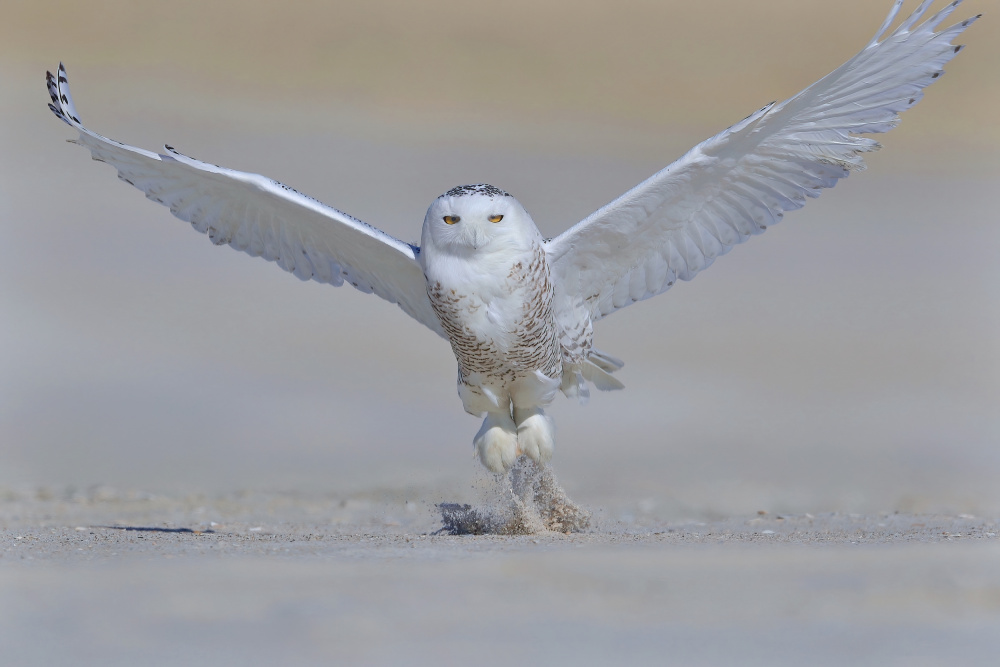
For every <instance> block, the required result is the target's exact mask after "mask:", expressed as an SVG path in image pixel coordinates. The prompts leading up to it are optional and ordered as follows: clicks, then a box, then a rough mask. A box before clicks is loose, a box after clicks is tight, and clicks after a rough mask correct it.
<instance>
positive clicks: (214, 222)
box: [47, 63, 445, 337]
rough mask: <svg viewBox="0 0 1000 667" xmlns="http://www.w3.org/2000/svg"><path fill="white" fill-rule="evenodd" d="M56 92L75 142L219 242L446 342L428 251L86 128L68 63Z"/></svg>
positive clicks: (243, 178)
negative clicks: (391, 310)
mask: <svg viewBox="0 0 1000 667" xmlns="http://www.w3.org/2000/svg"><path fill="white" fill-rule="evenodd" d="M47 85H48V90H49V95H50V97H51V99H52V103H51V104H49V108H50V109H52V112H53V113H55V115H56V116H57V117H59V118H60V119H61V120H63V121H65V122H66V123H67V124H68V125H70V126H71V127H73V128H74V129H76V130H77V131H78V132H79V138H78V139H76V140H75V141H74V143H78V144H80V145H82V146H84V147H86V148H88V149H89V150H90V153H91V156H92V157H93V158H94V159H95V160H98V161H100V162H107V163H108V164H110V165H111V166H113V167H114V168H115V169H117V170H118V177H119V178H120V179H122V180H123V181H125V182H126V183H129V184H131V185H133V186H135V187H136V188H138V189H139V190H142V191H143V192H144V193H145V194H146V197H147V198H148V199H150V200H152V201H155V202H157V203H160V204H163V205H164V206H166V207H168V208H169V209H170V212H171V213H173V214H174V215H175V216H177V217H178V218H180V219H181V220H185V221H187V222H190V223H191V226H192V227H194V228H195V229H196V230H198V231H199V232H201V233H202V234H206V235H207V236H208V238H209V240H211V242H212V243H214V244H215V245H229V246H232V247H233V248H236V249H237V250H240V251H242V252H245V253H247V254H248V255H251V256H253V257H263V258H264V259H266V260H268V261H271V262H275V263H276V264H277V265H278V266H280V267H281V268H282V269H284V270H285V271H288V272H289V273H292V274H293V275H295V276H296V277H298V278H299V279H301V280H315V281H317V282H321V283H327V284H330V285H334V286H339V285H342V284H343V283H344V282H348V283H350V284H351V285H353V286H354V287H356V288H357V289H359V290H361V291H362V292H365V293H369V294H371V293H374V294H377V295H378V296H380V297H382V298H383V299H385V300H387V301H389V302H392V303H396V304H398V305H399V307H400V308H402V309H403V311H404V312H405V313H406V314H407V315H410V316H411V317H413V318H414V319H416V320H417V321H418V322H421V323H422V324H424V325H426V326H427V327H429V328H430V329H431V330H432V331H434V332H435V333H437V334H438V335H440V336H442V337H445V333H444V331H443V330H442V329H441V325H440V323H439V322H438V319H437V316H436V315H435V314H434V311H433V310H432V309H431V305H430V300H429V299H428V297H427V292H426V289H425V287H424V285H425V281H424V276H423V270H422V269H421V267H420V263H419V261H418V258H417V257H418V253H419V252H420V249H419V248H418V247H416V246H413V245H410V244H407V243H404V242H402V241H400V240H398V239H396V238H393V237H392V236H390V235H388V234H386V233H384V232H382V231H380V230H378V229H376V228H374V227H372V226H370V225H367V224H365V223H364V222H361V221H360V220H357V219H356V218H353V217H351V216H349V215H347V214H346V213H343V212H341V211H338V210H336V209H334V208H331V207H329V206H326V205H324V204H322V203H320V202H318V201H316V200H315V199H312V198H311V197H307V196H306V195H303V194H301V193H300V192H298V191H296V190H294V189H292V188H290V187H288V186H286V185H283V184H281V183H279V182H277V181H274V180H272V179H270V178H267V177H265V176H260V175H259V174H250V173H246V172H241V171H236V170H233V169H226V168H225V167H219V166H217V165H213V164H208V163H206V162H201V161H200V160H196V159H194V158H191V157H188V156H186V155H183V154H182V153H180V152H178V151H176V150H175V149H173V148H172V147H170V146H165V147H164V151H165V152H164V153H162V154H158V153H153V152H150V151H147V150H143V149H141V148H136V147H134V146H128V145H126V144H123V143H121V142H118V141H114V140H113V139H108V138H107V137H103V136H101V135H99V134H97V133H95V132H92V131H91V130H89V129H87V128H86V127H84V126H83V124H82V123H81V122H80V117H79V115H78V114H77V111H76V107H75V105H74V104H73V98H72V96H71V95H70V91H69V82H68V80H67V78H66V69H65V68H64V67H63V65H62V63H60V64H59V69H58V71H57V74H56V75H55V76H53V75H52V74H51V73H48V75H47Z"/></svg>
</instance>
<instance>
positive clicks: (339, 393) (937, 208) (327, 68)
mask: <svg viewBox="0 0 1000 667" xmlns="http://www.w3.org/2000/svg"><path fill="white" fill-rule="evenodd" d="M908 4H909V6H911V7H912V6H913V5H915V4H916V3H915V1H913V0H911V1H910V2H909V3H908ZM938 4H939V5H940V6H943V5H944V4H945V3H944V2H943V1H942V2H939V3H938ZM889 5H890V2H889V0H885V1H884V2H872V1H871V0H840V1H838V2H836V3H822V2H809V3H805V2H800V1H798V0H795V1H791V0H760V1H758V2H753V3H746V2H734V1H731V0H705V1H704V2H699V3H691V2H686V1H677V2H672V1H664V2H646V1H645V0H622V1H621V2H615V3H583V4H582V5H581V4H580V3H569V2H563V1H562V0H558V1H553V2H545V3H540V2H536V1H535V0H525V1H524V2H520V1H517V2H510V3H506V4H505V7H504V11H503V12H502V13H500V14H498V12H497V11H496V7H497V6H496V3H494V2H461V3H456V2H450V1H449V0H432V1H428V2H422V3H416V4H414V3H395V2H392V0H372V2H366V3H347V2H344V3H341V2H324V3H316V2H308V1H305V2H287V3H282V5H281V6H280V8H279V7H278V6H277V5H273V4H271V3H252V2H236V1H235V0H233V1H228V0H226V1H220V2H213V3H209V4H206V3H200V2H194V1H193V0H192V1H190V2H189V1H188V0H179V1H178V2H175V3H159V2H136V1H133V0H99V1H95V2H93V3H83V4H81V3H72V2H62V1H56V0H53V1H48V0H40V1H38V2H31V3H28V2H22V3H14V4H13V5H12V6H11V7H5V13H4V17H3V18H4V20H3V22H2V25H0V80H2V81H3V84H4V85H3V94H2V95H0V115H2V119H3V122H2V123H0V145H2V146H3V150H2V151H0V236H2V239H3V241H2V243H0V314H2V317H0V536H2V537H0V539H2V543H0V663H3V664H12V665H52V664H85V665H90V664H93V665H137V664H142V665H158V664H164V665H167V664H194V665H227V664H241V665H254V664H267V665H271V664H330V663H337V662H348V663H351V662H353V663H359V664H365V663H369V664H402V663H411V664H421V663H427V664H430V663H434V664H454V663H462V664H465V663H470V662H476V663H482V664H501V663H514V662H525V661H529V660H531V661H532V662H541V661H542V660H546V661H548V662H553V663H556V664H559V663H576V664H608V663H613V662H630V663H638V664H642V663H645V664H681V665H716V664H761V665H781V664H788V665H805V664H808V665H825V664H829V665H844V664H852V665H854V664H857V665H865V664H870V665H895V664H898V665H907V666H911V665H939V664H940V665H954V664H961V665H980V664H982V665H993V664H996V663H997V657H996V646H997V641H996V638H997V637H998V636H1000V574H998V573H1000V548H998V546H997V542H996V534H998V532H1000V531H998V519H1000V485H998V484H997V480H998V479H1000V410H997V405H1000V345H998V341H1000V263H998V262H997V261H996V248H998V247H1000V227H998V226H997V224H996V219H997V215H996V185H997V183H998V182H1000V157H998V156H1000V126H998V125H997V123H996V113H995V110H996V109H997V107H998V104H1000V80H998V79H997V77H996V72H997V71H1000V20H997V19H998V18H1000V17H997V16H993V15H992V10H993V6H992V4H990V3H989V2H988V1H987V0H967V1H966V2H965V3H964V4H963V5H962V8H961V14H962V16H963V17H965V16H969V15H973V14H976V13H979V12H984V13H985V14H986V16H985V17H984V19H983V20H982V21H980V22H979V23H977V24H976V25H975V26H974V27H973V29H971V30H970V31H969V32H968V34H967V35H966V36H965V37H963V39H962V40H961V41H962V42H963V43H965V44H967V45H968V49H966V50H965V51H964V52H962V53H961V54H960V55H959V57H958V58H957V59H956V60H955V61H954V62H953V63H951V64H950V65H949V66H948V68H947V76H945V77H943V78H942V79H941V80H940V81H939V82H937V83H935V84H934V86H933V87H932V88H931V89H930V90H929V91H928V93H927V96H926V98H925V99H924V100H923V101H922V102H921V103H920V105H919V106H917V108H915V109H913V110H912V111H909V112H907V113H906V114H904V116H903V121H902V123H901V125H900V127H899V128H898V129H896V130H894V131H893V132H892V133H890V134H888V135H885V136H882V137H879V139H880V140H881V141H882V143H883V144H884V145H885V149H884V150H883V151H882V152H880V153H877V154H873V155H871V156H870V158H869V159H868V163H869V170H868V171H867V172H865V173H861V174H855V175H852V176H851V178H849V179H847V180H846V181H844V182H842V183H841V184H839V185H838V186H837V188H835V189H834V190H833V191H830V192H827V193H825V194H824V195H823V197H821V198H820V199H819V200H817V201H813V202H810V203H809V205H808V206H806V207H805V208H804V209H803V210H801V211H796V212H794V213H793V214H790V215H788V216H787V217H786V219H785V221H783V222H782V223H781V224H780V225H778V226H776V227H775V228H774V229H772V230H769V231H768V232H767V233H766V234H765V235H763V237H761V238H754V239H753V240H752V241H750V242H749V243H747V244H746V245H745V246H742V247H740V248H736V249H735V250H734V251H733V252H732V253H730V254H729V255H727V256H726V257H724V258H721V259H720V260H719V261H717V262H716V263H715V264H714V265H713V266H712V268H711V269H710V270H708V271H705V272H704V273H703V274H700V275H699V276H698V277H697V279H696V280H694V281H692V282H691V283H690V284H683V285H677V286H675V287H674V288H673V289H672V290H671V291H670V292H669V293H668V294H665V295H663V296H660V297H657V298H656V299H652V300H650V301H647V302H644V303H642V304H638V305H636V306H633V307H630V308H628V309H626V310H625V311H623V312H622V313H620V314H616V315H615V316H614V317H610V318H607V319H606V320H603V321H601V322H600V323H598V326H597V330H596V335H597V344H598V346H599V347H600V348H601V349H605V350H607V351H608V352H610V353H612V354H615V355H616V356H620V357H622V358H623V359H624V360H625V362H626V366H625V368H624V369H622V371H621V372H620V373H619V376H620V378H621V379H622V381H623V382H624V383H625V385H626V390H625V391H623V392H616V393H613V394H599V395H595V396H594V397H593V398H592V400H591V401H590V404H589V405H587V406H585V407H581V406H578V405H575V404H571V403H570V402H569V401H560V402H558V403H556V404H554V405H553V406H552V411H551V412H552V414H553V415H554V417H555V420H556V423H557V428H558V432H557V433H558V435H557V448H556V454H555V459H554V463H553V465H554V467H555V468H556V470H557V471H558V473H559V479H560V480H561V482H562V483H563V485H564V486H565V488H566V489H567V490H568V492H569V494H570V496H571V497H572V498H573V499H575V500H576V501H578V502H580V503H581V504H582V505H583V506H584V507H586V508H588V509H589V510H591V511H592V512H593V513H594V519H593V524H592V528H591V529H590V530H589V531H588V532H584V533H581V534H574V535H569V536H567V535H562V534H544V535H534V536H513V537H511V536H508V537H496V536H493V537H489V536H448V535H442V534H438V535H434V534H433V533H435V531H437V530H438V529H439V528H440V525H441V523H440V518H439V515H438V513H437V510H436V505H437V504H438V503H442V502H447V503H472V504H477V503H484V502H488V501H489V499H490V498H491V497H493V498H495V497H496V496H495V493H493V492H492V491H491V486H490V485H491V483H492V482H491V480H490V479H489V477H488V476H486V475H485V474H484V473H483V472H482V471H481V470H480V468H479V467H478V465H477V464H476V463H475V461H474V460H473V458H472V452H471V447H470V442H471V438H472V436H473V434H474V433H475V431H476V430H477V428H478V422H477V421H476V420H474V419H472V418H470V417H468V416H467V415H465V414H464V413H463V412H462V410H461V406H460V403H459V400H458V398H457V397H456V395H455V389H454V379H455V366H454V358H453V357H452V355H451V351H450V350H449V349H448V346H447V345H445V344H443V343H442V341H440V340H438V339H437V338H436V337H435V336H434V335H433V334H430V333H429V332H427V331H424V330H422V329H421V328H420V327H419V326H418V325H415V324H414V323H412V322H410V321H408V319H407V318H406V317H405V315H402V314H401V313H400V312H399V311H398V309H396V308H394V307H391V306H387V305H386V304H385V303H383V302H380V301H379V300H378V299H376V298H374V297H371V296H368V295H363V294H360V293H358V292H356V291H353V290H350V289H347V288H343V289H339V290H338V289H333V288H330V287H328V286H323V285H317V284H314V283H301V282H299V281H298V280H296V279H295V278H293V277H290V276H288V275H286V274H283V273H282V272H281V271H279V270H278V269H276V268H274V266H272V265H268V264H267V263H264V262H261V261H260V260H254V259H251V258H248V257H245V256H243V255H241V254H239V253H236V252H232V251H229V250H227V249H220V248H215V247H213V246H212V245H211V244H210V243H209V242H208V241H207V240H206V239H205V238H202V237H199V235H198V234H195V233H193V232H192V231H191V230H190V229H189V228H188V226H187V225H186V224H184V223H181V222H179V221H177V220H176V219H174V218H173V217H171V216H170V215H169V213H168V212H167V211H165V210H163V209H162V208H161V207H157V206H155V205H153V204H151V203H150V202H148V201H146V200H145V199H143V197H142V196H141V194H139V193H137V192H135V191H133V190H131V189H130V188H129V187H128V186H126V185H124V184H122V183H120V182H118V181H116V179H115V178H114V173H113V172H112V171H111V170H110V169H109V168H107V167H106V166H104V165H100V164H96V163H93V162H91V161H90V160H89V157H88V156H87V154H86V152H85V151H83V150H81V149H79V148H78V147H75V146H71V145H67V144H66V143H65V141H64V140H65V139H68V138H70V137H71V133H70V132H69V131H68V130H67V128H66V127H65V126H64V125H62V124H61V123H59V122H58V121H57V120H55V119H54V118H53V117H52V116H51V114H50V113H49V112H48V110H47V109H46V108H45V104H46V103H47V101H48V98H47V95H46V92H45V90H44V84H43V78H44V72H45V70H46V69H52V68H54V67H55V66H56V64H57V63H58V61H59V60H60V59H61V60H64V61H65V62H66V64H67V67H68V69H69V74H70V78H71V81H72V82H73V89H74V94H75V98H76V102H77V106H78V108H79V111H80V113H81V115H82V117H83V119H84V121H85V122H87V123H88V124H89V125H91V126H92V127H93V129H95V130H96V131H98V132H101V133H103V134H106V135H108V136H111V137H114V138H116V139H120V140H123V141H128V142H131V143H134V144H137V145H140V146H143V147H146V148H151V149H155V148H156V147H158V146H160V145H162V144H163V143H164V142H169V143H170V144H171V145H174V146H177V147H178V149H180V150H181V151H183V152H185V153H187V154H190V155H193V156H195V157H198V158H201V159H204V160H207V161H210V162H213V163H218V164H223V165H227V166H231V167H234V168H238V169H243V170H248V171H251V172H257V173H262V174H266V175H268V176H271V177H273V178H277V179H279V180H281V181H283V182H285V183H288V184H289V185H291V186H293V187H295V188H297V189H299V190H300V191H302V192H305V193H307V194H309V195H311V196H314V197H316V198H318V199H320V200H321V201H324V202H326V203H328V204H330V205H333V206H336V207H338V208H340V209H341V210H344V211H346V212H348V213H351V214H352V215H355V216H357V217H359V218H361V219H363V220H365V221H367V222H369V223H371V224H374V225H376V226H378V227H380V228H382V229H385V230H386V231H388V232H389V233H392V234H394V235H395V236H397V237H398V238H402V239H405V240H415V239H416V238H417V237H418V236H419V227H420V221H421V220H422V218H423V215H424V211H425V210H426V207H427V205H428V204H429V203H430V201H431V200H432V199H433V198H434V197H435V196H437V195H438V194H440V193H441V192H444V191H446V190H447V189H449V188H451V187H453V186H455V185H457V184H460V183H467V182H479V181H484V182H490V183H493V184H495V185H497V186H500V187H503V188H504V189H505V190H507V191H509V192H511V193H513V194H514V195H515V196H516V197H517V198H518V199H519V201H521V202H522V203H523V204H524V205H525V206H526V208H527V210H528V211H529V212H530V213H531V214H532V216H533V218H534V219H535V221H536V223H537V224H538V225H539V228H540V229H541V230H542V232H543V233H544V234H546V235H554V234H557V233H559V232H560V231H562V230H564V229H566V228H567V227H569V226H570V225H572V224H574V223H575V222H577V221H578V220H580V219H582V218H583V217H584V216H586V215H587V214H589V213H590V212H591V211H593V210H595V209H596V208H598V207H600V206H601V205H603V204H605V203H607V202H608V201H610V200H611V199H613V198H614V197H616V196H618V195H619V194H621V193H622V192H624V191H625V190H627V189H628V188H629V187H631V186H633V185H634V184H636V183H638V182H639V181H641V180H642V179H644V178H646V177H647V176H649V175H650V174H652V173H654V172H655V171H657V170H659V169H661V168H662V167H663V166H665V165H666V164H667V163H669V162H670V161H671V160H672V159H674V158H676V157H678V156H679V155H681V154H682V153H683V152H684V151H686V150H687V149H688V148H690V147H691V146H693V145H694V144H695V143H697V142H699V141H701V140H703V139H705V138H706V137H709V136H711V135H712V134H714V133H716V132H718V131H719V130H721V129H723V128H724V127H726V126H727V125H729V124H731V123H732V122H735V121H738V120H739V119H740V118H743V117H744V116H745V115H747V114H748V113H750V112H752V111H754V110H756V109H758V108H760V107H761V106H762V105H763V104H765V103H767V102H769V101H771V100H774V99H783V98H785V97H788V96H790V95H792V94H794V93H796V92H797V91H799V90H800V89H801V88H802V87H804V86H806V85H808V84H810V83H812V82H813V81H815V80H816V79H817V78H818V77H820V76H822V75H823V74H825V73H826V72H828V71H830V70H831V69H833V68H834V67H835V66H837V65H839V64H840V63H841V62H843V61H844V60H845V59H846V58H847V57H849V56H851V55H852V54H853V53H854V52H856V50H857V49H859V48H861V47H862V46H863V45H864V44H865V43H866V42H867V40H868V39H870V37H871V35H872V34H874V31H875V29H876V28H877V26H878V24H879V22H880V21H881V20H882V18H883V17H884V14H885V12H886V11H887V9H888V7H889ZM469 26H476V29H475V30H469ZM440 33H446V34H447V35H448V38H447V39H426V35H428V34H435V35H436V34H440ZM491 493H493V495H492V496H491ZM758 511H765V512H766V514H763V515H761V514H758Z"/></svg>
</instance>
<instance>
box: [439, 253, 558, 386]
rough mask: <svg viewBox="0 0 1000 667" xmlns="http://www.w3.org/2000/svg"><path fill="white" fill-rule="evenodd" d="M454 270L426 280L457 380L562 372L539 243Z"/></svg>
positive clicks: (549, 284)
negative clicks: (505, 258) (498, 260)
mask: <svg viewBox="0 0 1000 667" xmlns="http://www.w3.org/2000/svg"><path fill="white" fill-rule="evenodd" d="M491 268H493V269H494V270H496V271H497V272H498V273H499V272H502V279H501V276H500V275H496V273H494V274H492V275H490V274H489V272H484V271H483V269H482V266H478V265H477V266H472V265H471V264H470V266H469V267H468V269H469V270H468V271H456V272H454V275H453V276H450V279H448V278H446V279H442V278H440V277H435V278H434V279H433V280H429V281H428V285H427V294H428V296H429V297H430V301H431V306H432V307H433V308H434V312H435V313H436V314H437V316H438V319H439V320H440V321H441V325H442V327H443V328H444V330H445V332H446V333H447V334H448V339H449V340H450V342H451V347H452V350H453V351H454V353H455V358H456V359H457V360H458V370H459V376H460V379H461V381H462V382H465V383H473V384H482V383H493V382H497V381H499V382H500V383H501V384H507V383H511V382H514V381H515V380H517V379H518V378H520V377H524V376H527V375H530V374H534V373H535V371H540V372H541V373H542V374H543V375H545V376H546V377H549V378H556V377H559V375H560V374H561V372H562V355H561V351H560V346H559V339H558V335H557V330H556V322H555V318H554V316H553V310H552V299H553V289H552V279H551V275H550V271H549V267H548V264H547V262H546V257H545V251H544V249H542V248H541V247H540V246H537V245H536V246H535V247H534V248H532V250H531V251H530V252H529V253H527V254H525V255H523V256H521V257H518V258H516V259H514V260H513V261H510V262H507V263H504V264H500V265H498V266H493V267H491Z"/></svg>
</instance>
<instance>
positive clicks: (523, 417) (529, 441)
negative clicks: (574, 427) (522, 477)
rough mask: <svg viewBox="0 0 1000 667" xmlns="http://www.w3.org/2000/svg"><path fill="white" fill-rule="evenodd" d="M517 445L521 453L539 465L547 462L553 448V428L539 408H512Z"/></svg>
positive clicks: (550, 421) (547, 417) (549, 420)
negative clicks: (515, 425)
mask: <svg viewBox="0 0 1000 667" xmlns="http://www.w3.org/2000/svg"><path fill="white" fill-rule="evenodd" d="M514 423H516V424H517V446H518V448H519V449H520V450H521V453H522V454H524V455H525V456H527V457H528V458H530V459H531V460H532V461H535V462H536V463H538V464H539V465H544V464H545V463H548V462H549V460H550V459H551V458H552V450H553V449H554V448H555V428H554V427H553V425H552V420H551V419H550V418H549V416H548V415H547V414H545V411H544V410H542V409H541V408H518V407H515V408H514Z"/></svg>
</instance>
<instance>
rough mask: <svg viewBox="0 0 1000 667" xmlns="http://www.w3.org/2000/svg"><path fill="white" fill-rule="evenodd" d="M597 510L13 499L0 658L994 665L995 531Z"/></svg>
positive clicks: (928, 518) (110, 494)
mask: <svg viewBox="0 0 1000 667" xmlns="http://www.w3.org/2000/svg"><path fill="white" fill-rule="evenodd" d="M424 492H425V493H426V494H428V495H434V493H435V491H434V490H433V489H425V490H424ZM594 509H597V515H598V519H597V521H596V525H595V527H594V528H593V529H592V530H590V531H588V532H585V533H580V534H572V535H564V534H559V533H546V534H540V535H532V536H518V537H509V536H508V537H498V536H459V537H456V536H448V535H441V534H435V533H436V531H437V529H438V528H439V527H440V521H439V519H438V517H437V515H436V510H435V508H434V506H433V505H430V504H428V503H426V502H422V501H417V502H414V501H412V500H405V499H403V498H402V497H398V498H387V497H386V496H385V495H384V494H381V495H379V497H378V498H369V497H364V496H358V497H341V498H337V497H329V496H305V495H293V494H282V495H275V494H237V495H232V496H222V497H215V498H206V497H203V496H194V497H187V498H168V497H163V496H152V495H148V494H146V495H144V494H135V493H131V494H128V493H126V494H122V493H119V492H116V491H115V490H113V489H110V488H98V489H93V490H91V491H90V492H88V493H76V494H75V495H72V496H71V497H52V495H51V492H42V494H41V497H38V495H37V493H36V494H35V495H34V496H27V495H21V494H14V493H8V494H7V497H6V499H5V500H4V501H3V502H2V503H0V526H2V530H0V589H2V590H3V596H2V598H0V600H2V601H0V627H2V628H3V632H2V635H0V651H2V652H3V655H4V656H5V658H4V659H5V661H6V663H7V664H11V665H52V664H70V663H72V664H95V665H134V664H145V665H161V664H162V665H167V664H190V665H229V664H233V665H236V664H250V665H258V664H260V665H264V664H275V663H280V664H337V663H345V662H347V663H354V664H400V663H406V664H457V663H466V662H469V661H474V662H476V663H479V664H511V663H516V662H520V661H522V660H531V661H541V660H545V661H550V662H554V663H557V664H567V663H572V664H608V663H611V662H622V661H626V662H629V663H630V664H678V665H717V664H741V665H785V664H788V665H793V664H814V665H844V664H852V665H950V664H961V665H992V664H995V661H996V637H997V636H998V632H1000V567H998V562H1000V561H998V559H1000V541H998V540H997V533H998V531H1000V528H998V521H997V520H996V519H995V518H993V519H988V518H981V517H973V516H970V515H963V516H942V515H912V514H894V513H884V514H879V515H874V516H862V515H857V514H836V513H826V514H819V515H811V514H800V515H788V516H784V515H773V514H758V513H756V512H754V513H748V514H746V515H744V516H739V517H732V518H729V519H725V520H717V521H695V520H687V521H665V520H662V519H658V518H656V516H655V511H654V509H653V508H645V509H646V510H647V512H646V513H645V514H643V513H641V512H640V513H639V514H638V515H637V516H627V515H626V514H624V513H619V515H618V516H609V514H610V513H609V512H608V511H607V510H606V509H604V510H602V509H601V508H594Z"/></svg>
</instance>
